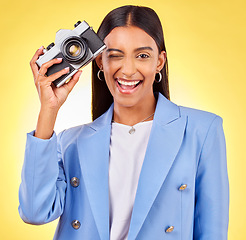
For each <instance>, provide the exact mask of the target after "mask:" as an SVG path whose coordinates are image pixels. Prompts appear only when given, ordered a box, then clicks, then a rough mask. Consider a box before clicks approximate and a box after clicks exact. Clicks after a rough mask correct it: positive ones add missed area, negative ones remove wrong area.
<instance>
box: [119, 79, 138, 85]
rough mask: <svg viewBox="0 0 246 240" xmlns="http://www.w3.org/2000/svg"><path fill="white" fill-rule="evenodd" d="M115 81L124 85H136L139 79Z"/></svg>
mask: <svg viewBox="0 0 246 240" xmlns="http://www.w3.org/2000/svg"><path fill="white" fill-rule="evenodd" d="M117 81H118V82H119V83H120V84H121V85H126V86H133V85H137V84H138V83H139V82H140V81H123V80H119V79H117Z"/></svg>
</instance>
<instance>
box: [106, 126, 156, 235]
mask: <svg viewBox="0 0 246 240" xmlns="http://www.w3.org/2000/svg"><path fill="white" fill-rule="evenodd" d="M152 123H153V121H147V122H141V123H138V124H136V125H134V128H135V129H136V131H135V133H133V134H129V130H130V129H131V126H127V125H123V124H120V123H115V122H114V123H112V131H111V141H110V157H109V217H110V240H126V239H127V235H128V231H129V226H130V221H131V214H132V208H133V204H134V200H135V195H136V191H137V186H138V179H139V175H140V172H141V168H142V164H143V160H144V156H145V152H146V148H147V144H148V140H149V135H150V131H151V127H152Z"/></svg>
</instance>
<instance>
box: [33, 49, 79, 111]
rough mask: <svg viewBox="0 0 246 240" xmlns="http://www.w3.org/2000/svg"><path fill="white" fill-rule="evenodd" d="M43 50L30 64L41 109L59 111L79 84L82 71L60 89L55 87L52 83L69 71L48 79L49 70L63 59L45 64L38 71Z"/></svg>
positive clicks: (53, 75) (36, 54)
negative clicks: (38, 61)
mask: <svg viewBox="0 0 246 240" xmlns="http://www.w3.org/2000/svg"><path fill="white" fill-rule="evenodd" d="M43 49H44V48H43V47H41V48H39V49H38V50H37V51H36V53H35V54H34V56H33V58H32V60H31V62H30V65H31V69H32V73H33V76H34V81H35V85H36V88H37V91H38V94H39V98H40V102H41V108H44V109H46V110H48V109H49V110H53V111H58V110H59V108H60V107H61V106H62V104H63V103H64V102H65V100H66V99H67V96H68V94H69V93H70V92H71V91H72V89H73V87H74V86H75V84H76V83H77V82H78V80H79V77H80V75H81V71H78V72H77V73H76V74H75V75H73V77H72V79H71V80H70V81H69V82H68V83H65V84H64V85H63V86H61V87H59V88H57V87H55V86H54V85H53V84H52V82H53V81H54V80H56V79H57V78H59V77H61V76H62V75H64V74H66V73H68V72H69V69H68V68H67V69H66V68H65V69H62V70H61V71H59V72H57V73H54V74H52V75H50V76H49V77H46V76H45V74H46V72H47V70H48V68H49V67H51V66H52V65H54V64H59V63H61V62H62V59H61V58H55V59H52V60H50V61H48V62H47V63H44V64H43V65H42V66H41V68H40V69H38V66H37V64H36V61H37V60H38V57H39V56H40V55H42V54H43Z"/></svg>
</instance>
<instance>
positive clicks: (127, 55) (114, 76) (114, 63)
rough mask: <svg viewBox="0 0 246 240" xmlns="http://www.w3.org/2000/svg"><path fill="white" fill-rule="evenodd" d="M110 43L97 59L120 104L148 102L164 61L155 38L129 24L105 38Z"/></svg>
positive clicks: (115, 100) (130, 105)
mask: <svg viewBox="0 0 246 240" xmlns="http://www.w3.org/2000/svg"><path fill="white" fill-rule="evenodd" d="M104 42H105V44H106V46H107V48H106V50H105V51H104V52H103V53H102V56H101V58H99V61H97V63H98V65H99V67H102V69H103V71H104V76H105V81H106V83H107V86H108V88H109V90H110V92H111V94H112V96H113V98H114V103H115V104H118V106H123V107H133V106H140V107H141V106H143V107H144V106H146V103H148V102H149V101H153V99H154V96H153V82H154V79H155V75H156V73H157V72H159V71H160V70H161V69H162V68H163V66H164V63H165V52H162V53H161V54H159V52H158V48H157V45H156V43H155V41H154V39H153V38H152V37H151V36H149V35H148V34H147V33H146V32H145V31H143V30H142V29H140V28H138V27H135V26H129V27H117V28H114V29H113V30H112V31H111V32H110V33H109V34H108V36H107V37H106V38H105V39H104Z"/></svg>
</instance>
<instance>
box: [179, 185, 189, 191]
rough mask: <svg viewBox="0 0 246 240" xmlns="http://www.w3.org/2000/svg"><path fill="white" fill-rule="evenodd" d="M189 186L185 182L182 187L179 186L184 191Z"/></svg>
mask: <svg viewBox="0 0 246 240" xmlns="http://www.w3.org/2000/svg"><path fill="white" fill-rule="evenodd" d="M186 188H187V184H183V185H181V186H180V187H179V190H180V191H183V190H185V189H186Z"/></svg>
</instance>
